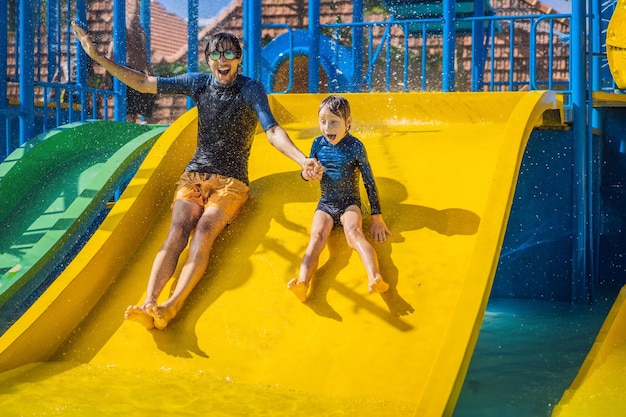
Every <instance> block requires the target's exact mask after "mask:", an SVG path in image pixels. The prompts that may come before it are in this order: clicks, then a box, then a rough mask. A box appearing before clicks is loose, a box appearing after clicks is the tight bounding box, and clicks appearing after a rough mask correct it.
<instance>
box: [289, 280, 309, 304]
mask: <svg viewBox="0 0 626 417" xmlns="http://www.w3.org/2000/svg"><path fill="white" fill-rule="evenodd" d="M287 288H289V289H290V290H291V291H292V292H293V293H294V294H295V295H296V297H298V300H300V301H302V302H303V303H304V302H305V301H306V297H307V292H308V290H309V284H307V283H306V282H302V281H298V278H292V279H290V280H289V282H288V283H287Z"/></svg>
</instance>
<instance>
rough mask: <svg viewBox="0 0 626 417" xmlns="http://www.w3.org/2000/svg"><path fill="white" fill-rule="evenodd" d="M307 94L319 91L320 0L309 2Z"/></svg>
mask: <svg viewBox="0 0 626 417" xmlns="http://www.w3.org/2000/svg"><path fill="white" fill-rule="evenodd" d="M309 39H310V42H311V43H310V45H309V74H308V75H309V93H319V91H320V0H311V1H310V2H309Z"/></svg>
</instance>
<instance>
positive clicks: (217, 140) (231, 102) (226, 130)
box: [157, 73, 277, 184]
mask: <svg viewBox="0 0 626 417" xmlns="http://www.w3.org/2000/svg"><path fill="white" fill-rule="evenodd" d="M157 92H158V93H163V94H184V95H187V96H189V97H191V98H192V99H193V100H194V101H195V102H196V103H197V105H198V146H197V148H196V153H195V155H194V156H193V158H192V159H191V161H190V162H189V164H188V165H187V167H186V168H185V171H195V172H200V173H207V174H219V175H224V176H227V177H233V178H236V179H238V180H240V181H243V182H244V183H246V184H248V183H249V180H248V158H249V156H250V148H251V147H252V140H253V139H254V131H255V129H256V123H257V120H258V121H259V122H260V123H261V126H262V127H263V130H265V131H267V130H268V129H270V128H271V127H273V126H275V125H277V122H276V120H275V119H274V116H273V115H272V112H271V110H270V106H269V103H268V100H267V94H266V93H265V90H264V89H263V86H262V84H261V83H260V82H258V81H256V80H253V79H252V78H248V77H246V76H243V75H241V74H238V75H237V78H236V79H235V81H233V82H232V83H230V84H228V85H225V86H223V85H220V84H218V83H217V81H215V78H214V77H213V74H212V73H187V74H183V75H179V76H176V77H171V78H157Z"/></svg>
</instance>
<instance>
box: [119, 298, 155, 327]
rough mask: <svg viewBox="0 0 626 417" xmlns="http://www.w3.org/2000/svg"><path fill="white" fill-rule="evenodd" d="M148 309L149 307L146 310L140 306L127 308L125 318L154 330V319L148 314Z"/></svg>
mask: <svg viewBox="0 0 626 417" xmlns="http://www.w3.org/2000/svg"><path fill="white" fill-rule="evenodd" d="M149 305H151V304H149ZM146 308H147V306H146V307H144V308H142V307H139V306H128V308H126V311H125V312H124V318H125V319H127V320H132V321H136V322H137V323H139V324H141V325H142V326H144V327H145V328H146V329H148V330H151V329H153V328H154V319H153V318H152V316H151V315H150V314H148V312H147V311H146Z"/></svg>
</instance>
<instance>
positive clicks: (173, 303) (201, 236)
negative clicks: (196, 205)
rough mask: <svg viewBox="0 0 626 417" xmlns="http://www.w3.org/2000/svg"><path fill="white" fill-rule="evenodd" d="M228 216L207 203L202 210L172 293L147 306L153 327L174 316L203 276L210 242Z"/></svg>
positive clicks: (207, 261)
mask: <svg viewBox="0 0 626 417" xmlns="http://www.w3.org/2000/svg"><path fill="white" fill-rule="evenodd" d="M228 220H229V218H228V215H227V214H226V213H224V212H223V211H222V210H220V209H218V208H215V207H209V208H207V209H206V210H205V211H204V213H203V214H202V216H201V217H200V220H199V221H198V224H197V226H196V231H195V233H194V235H193V237H192V239H191V242H190V244H189V257H188V258H187V261H186V262H185V265H184V266H183V268H182V270H181V272H180V277H179V278H178V281H177V282H176V287H175V288H174V291H173V293H172V295H171V296H170V297H169V298H168V299H167V300H165V301H164V302H163V303H162V304H161V305H151V306H150V307H149V308H148V309H147V311H148V314H150V316H152V318H153V319H154V327H156V328H157V329H164V328H165V327H167V325H168V324H169V322H170V321H171V320H172V319H173V318H174V317H176V315H177V314H178V312H179V311H180V309H181V308H182V306H183V304H184V302H185V300H186V299H187V297H189V294H191V291H192V290H193V288H194V287H195V286H196V285H197V284H198V282H199V281H200V280H201V279H202V277H203V276H204V273H205V272H206V269H207V266H208V264H209V257H210V253H211V248H212V247H213V243H214V242H215V239H216V238H217V236H218V235H219V234H220V233H221V232H222V230H224V227H226V225H227V224H228Z"/></svg>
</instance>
